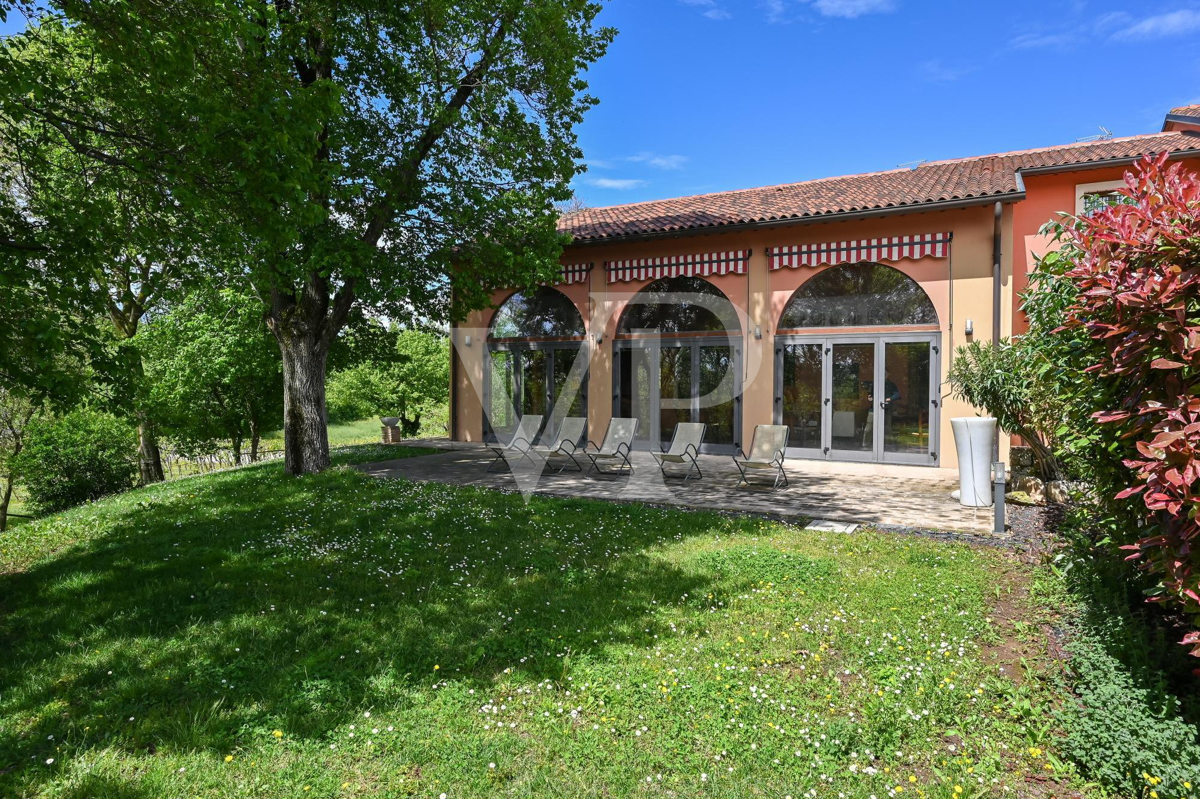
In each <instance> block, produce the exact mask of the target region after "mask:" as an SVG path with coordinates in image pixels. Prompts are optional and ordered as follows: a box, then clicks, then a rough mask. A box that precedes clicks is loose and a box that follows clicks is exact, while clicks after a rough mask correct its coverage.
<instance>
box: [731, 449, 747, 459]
mask: <svg viewBox="0 0 1200 799" xmlns="http://www.w3.org/2000/svg"><path fill="white" fill-rule="evenodd" d="M733 455H734V457H735V458H741V459H742V460H746V453H745V452H743V451H742V448H741V447H738V448H737V452H735V453H733Z"/></svg>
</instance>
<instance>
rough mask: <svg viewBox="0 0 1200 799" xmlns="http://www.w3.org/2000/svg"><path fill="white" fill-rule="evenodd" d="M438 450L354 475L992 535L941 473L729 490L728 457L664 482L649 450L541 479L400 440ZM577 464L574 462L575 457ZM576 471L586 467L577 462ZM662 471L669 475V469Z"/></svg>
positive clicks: (465, 452)
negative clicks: (623, 470) (616, 471)
mask: <svg viewBox="0 0 1200 799" xmlns="http://www.w3.org/2000/svg"><path fill="white" fill-rule="evenodd" d="M405 443H406V444H407V445H410V446H429V447H436V448H439V449H443V450H446V451H445V452H441V453H438V454H436V455H428V456H425V457H420V458H405V459H401V460H392V461H382V462H379V463H370V464H364V465H362V466H359V467H357V468H359V469H361V470H362V471H364V472H365V473H367V474H369V475H371V476H372V477H381V478H389V477H393V478H403V479H407V480H415V481H421V482H424V481H431V482H439V483H448V484H451V485H463V486H478V487H481V488H492V489H500V490H506V491H517V490H520V491H524V492H527V493H533V494H538V495H542V496H555V497H586V498H588V499H600V500H610V501H619V502H645V503H649V504H657V505H677V506H683V507H689V508H703V509H709V510H717V511H734V512H743V513H754V514H762V515H765V516H771V517H777V518H783V519H788V518H796V517H808V518H810V519H820V520H828V521H834V522H850V523H857V524H871V525H883V526H899V527H916V528H926V529H934V530H957V531H963V532H970V533H972V534H974V535H979V534H986V535H990V534H991V529H992V511H991V509H990V508H981V509H979V510H978V511H975V510H972V509H970V508H964V507H962V506H961V505H959V504H958V502H957V501H956V500H953V499H951V498H950V492H951V491H952V490H954V489H955V488H956V487H957V484H956V477H955V475H954V473H953V472H952V471H950V470H939V469H927V468H922V467H912V466H909V467H906V466H881V465H878V464H856V463H827V462H817V461H805V460H789V461H788V462H787V475H788V479H789V481H790V486H788V487H786V488H785V487H782V486H781V487H779V488H776V489H772V488H771V487H770V484H769V482H768V483H767V484H766V485H764V486H761V487H759V486H757V485H755V486H752V487H750V488H747V487H745V486H743V487H741V488H738V487H737V480H738V473H737V470H736V469H735V468H734V466H733V463H732V461H731V460H730V458H729V457H728V456H723V455H702V456H701V457H700V468H701V469H702V470H703V471H704V478H703V479H702V480H695V479H693V480H688V481H687V482H683V481H682V480H680V479H678V478H668V479H666V480H664V479H663V478H662V476H661V472H660V471H659V468H658V465H657V463H656V462H655V461H654V460H653V458H652V457H651V455H650V453H649V452H635V453H634V456H633V463H634V472H633V474H632V475H628V474H621V475H607V474H606V475H599V476H598V475H596V474H595V473H594V472H593V473H592V474H590V475H586V474H580V473H578V472H570V471H568V472H564V473H562V474H557V473H556V472H555V471H553V470H550V469H547V470H544V471H542V472H541V473H540V474H539V473H538V470H537V469H535V468H532V467H530V466H521V467H518V469H517V470H516V473H515V474H514V473H511V472H508V471H501V472H488V471H486V467H487V465H488V463H490V462H491V460H492V457H493V456H492V453H491V451H490V450H488V449H487V448H485V447H484V446H482V445H479V444H464V443H455V444H453V445H451V443H450V442H448V441H446V440H444V439H443V440H424V441H408V442H405ZM580 460H581V461H582V460H583V459H582V457H581V458H580ZM584 463H585V468H586V462H584ZM668 468H670V467H668Z"/></svg>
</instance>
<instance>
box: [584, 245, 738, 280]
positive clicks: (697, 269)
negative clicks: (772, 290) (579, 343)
mask: <svg viewBox="0 0 1200 799" xmlns="http://www.w3.org/2000/svg"><path fill="white" fill-rule="evenodd" d="M749 260H750V250H728V251H723V252H704V253H698V254H696V255H671V256H667V257H665V258H634V259H631V260H628V261H605V262H604V267H605V269H607V270H608V282H609V283H616V282H618V281H629V280H658V279H659V278H663V277H694V276H696V275H700V276H702V277H709V276H710V275H728V274H730V273H733V274H736V275H744V274H746V262H747V261H749Z"/></svg>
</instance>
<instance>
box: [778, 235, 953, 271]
mask: <svg viewBox="0 0 1200 799" xmlns="http://www.w3.org/2000/svg"><path fill="white" fill-rule="evenodd" d="M951 238H953V234H952V233H921V234H918V235H915V236H892V237H890V238H882V239H851V240H850V241H830V242H825V243H822V244H797V245H794V246H791V247H775V248H768V249H767V259H768V260H769V262H770V264H771V269H782V268H783V267H785V266H786V267H790V268H792V269H796V268H798V267H801V266H821V265H823V264H847V263H858V262H860V261H901V260H904V259H905V258H910V259H914V260H915V259H918V258H946V257H948V256H949V255H950V239H951Z"/></svg>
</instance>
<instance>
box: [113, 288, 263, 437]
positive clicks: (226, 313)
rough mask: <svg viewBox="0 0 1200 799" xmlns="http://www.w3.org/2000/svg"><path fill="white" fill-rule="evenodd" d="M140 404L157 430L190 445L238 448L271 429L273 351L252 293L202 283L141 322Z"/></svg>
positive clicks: (139, 341)
mask: <svg viewBox="0 0 1200 799" xmlns="http://www.w3.org/2000/svg"><path fill="white" fill-rule="evenodd" d="M135 343H136V345H137V348H138V350H139V352H140V353H141V356H142V359H143V362H144V364H145V377H146V383H147V390H146V394H147V396H146V402H147V406H148V411H149V414H150V417H151V418H152V419H153V420H154V421H155V422H156V425H157V427H158V429H159V430H160V431H162V432H165V433H167V434H169V435H170V436H171V437H173V438H174V439H176V440H178V441H180V442H183V443H186V444H188V445H190V446H192V447H197V446H203V445H206V444H207V445H212V444H214V443H215V442H217V441H231V442H233V444H234V449H235V450H236V449H240V446H241V443H242V441H243V440H246V441H251V442H253V441H254V440H255V439H258V438H260V437H261V436H262V434H263V433H265V432H267V431H268V430H270V429H273V428H275V427H278V426H279V424H280V421H281V416H282V406H283V379H282V376H281V366H280V362H279V351H278V348H277V347H276V345H275V342H274V340H273V339H272V337H271V334H270V333H269V332H267V330H266V328H265V327H264V326H263V323H262V311H261V308H260V305H259V302H258V300H257V299H256V298H254V297H251V296H248V295H247V294H245V293H242V292H239V291H236V290H234V289H218V288H216V287H212V286H208V287H203V288H201V289H198V290H195V291H192V292H190V293H189V294H188V295H187V296H186V297H185V298H183V299H182V300H181V301H180V302H178V303H177V304H176V305H174V306H172V307H171V308H170V310H169V311H168V312H167V313H165V314H163V315H161V316H158V317H155V318H153V319H152V320H151V321H150V322H149V323H148V324H145V325H143V326H142V329H141V330H140V331H139V333H138V335H137V338H136V340H135Z"/></svg>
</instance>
